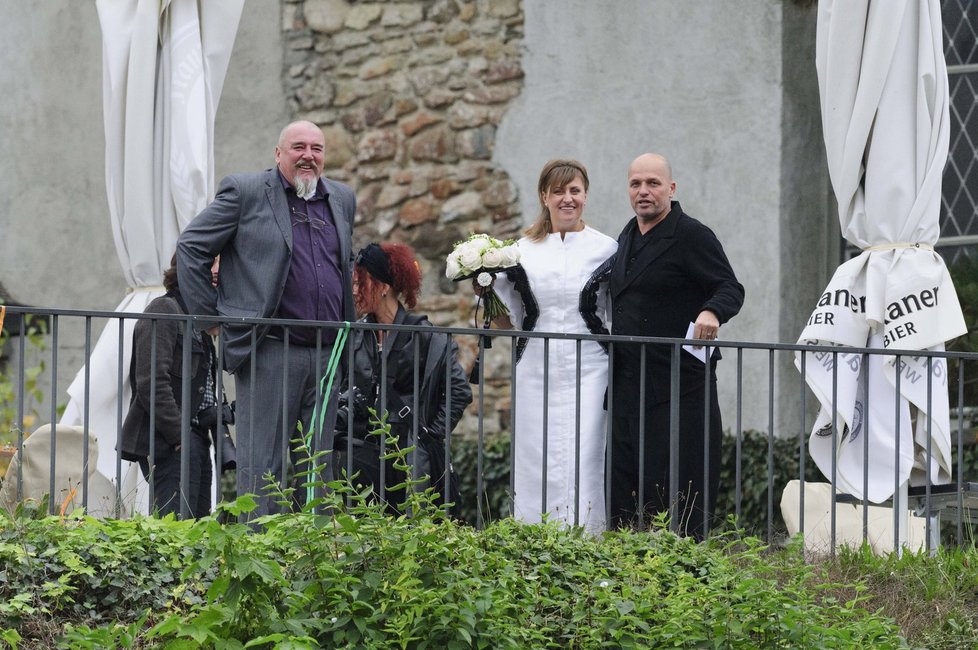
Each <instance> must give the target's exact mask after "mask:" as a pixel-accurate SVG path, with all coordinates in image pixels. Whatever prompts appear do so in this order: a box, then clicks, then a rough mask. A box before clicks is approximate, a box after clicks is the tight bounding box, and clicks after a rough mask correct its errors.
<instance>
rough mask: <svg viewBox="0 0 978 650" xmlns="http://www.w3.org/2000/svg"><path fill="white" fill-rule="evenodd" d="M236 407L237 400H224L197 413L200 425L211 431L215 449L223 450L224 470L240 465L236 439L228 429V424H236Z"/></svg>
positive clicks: (222, 463)
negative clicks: (235, 444) (235, 443)
mask: <svg viewBox="0 0 978 650" xmlns="http://www.w3.org/2000/svg"><path fill="white" fill-rule="evenodd" d="M234 408H235V402H231V403H230V404H228V403H227V402H224V403H223V404H215V405H213V406H209V407H207V408H205V409H203V410H201V411H199V412H198V413H197V424H198V426H199V427H200V428H201V429H203V430H204V431H210V433H211V436H212V438H213V439H214V447H215V449H218V448H219V449H220V450H221V471H222V472H225V471H227V470H229V469H234V468H236V467H237V466H238V463H237V458H238V457H237V450H236V449H235V446H234V439H233V438H231V432H230V431H229V430H228V425H229V424H234ZM218 409H220V411H218ZM218 414H220V431H218ZM218 446H220V447H218Z"/></svg>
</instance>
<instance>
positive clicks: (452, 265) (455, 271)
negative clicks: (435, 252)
mask: <svg viewBox="0 0 978 650" xmlns="http://www.w3.org/2000/svg"><path fill="white" fill-rule="evenodd" d="M460 275H462V267H461V266H459V264H458V260H457V259H455V253H452V254H451V255H449V256H448V259H447V260H445V276H446V277H448V279H449V280H454V279H455V278H457V277H459V276H460Z"/></svg>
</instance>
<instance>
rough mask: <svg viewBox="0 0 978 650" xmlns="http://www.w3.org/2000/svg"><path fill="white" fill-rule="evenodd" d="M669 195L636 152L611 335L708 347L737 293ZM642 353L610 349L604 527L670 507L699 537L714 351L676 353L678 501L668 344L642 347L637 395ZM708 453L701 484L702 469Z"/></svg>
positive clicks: (730, 275)
mask: <svg viewBox="0 0 978 650" xmlns="http://www.w3.org/2000/svg"><path fill="white" fill-rule="evenodd" d="M675 191H676V183H675V181H673V179H672V170H671V168H670V166H669V162H668V161H667V160H666V159H665V158H664V157H663V156H660V155H657V154H643V155H641V156H639V157H638V158H636V159H635V160H634V161H633V162H632V164H631V165H630V166H629V169H628V195H629V199H630V200H631V204H632V209H633V210H634V211H635V218H633V219H632V220H630V221H629V222H628V224H627V225H626V226H625V228H624V230H622V232H621V234H620V235H619V236H618V253H617V255H616V259H615V262H614V265H613V266H612V268H611V275H610V278H609V288H610V292H611V299H612V308H613V315H612V333H613V334H623V335H631V336H656V337H671V338H687V332H688V330H689V327H690V324H692V330H693V331H692V335H691V337H692V338H696V339H702V340H705V341H709V340H713V339H715V338H716V336H717V332H718V331H719V329H720V325H721V324H722V323H725V322H727V321H728V320H729V319H730V318H731V317H733V316H734V315H736V314H737V312H738V311H740V307H741V305H743V302H744V287H743V286H742V285H741V284H740V283H739V282H738V281H737V278H736V276H735V275H734V272H733V269H732V268H731V267H730V262H729V261H728V260H727V256H726V255H725V254H724V252H723V247H722V246H721V245H720V242H719V240H718V239H717V238H716V235H714V234H713V231H711V230H710V229H709V228H708V227H706V226H705V225H703V224H702V223H700V222H699V221H697V220H695V219H693V218H692V217H690V216H689V215H687V214H686V213H684V212H683V210H682V207H680V205H679V203H678V202H677V201H672V196H673V194H674V193H675ZM641 349H642V348H641V344H637V343H636V344H631V343H629V344H621V343H618V344H615V346H614V373H613V376H612V381H611V382H610V389H609V394H610V400H609V402H610V406H611V409H612V411H611V418H612V431H611V440H610V442H609V453H610V454H611V481H610V485H611V493H610V505H611V509H610V511H609V515H610V517H611V522H612V524H613V525H614V526H617V527H621V526H625V525H629V524H633V523H637V522H638V521H639V517H638V515H639V513H641V514H642V520H643V522H644V523H648V518H649V516H650V515H653V514H655V513H658V512H663V511H667V510H668V509H669V506H670V505H671V504H673V503H675V505H676V506H677V508H676V515H675V516H678V517H680V522H679V523H680V524H681V526H680V528H681V530H683V531H684V532H686V533H688V534H693V535H695V536H697V537H702V536H703V535H704V534H705V533H706V528H704V519H706V520H709V519H711V518H712V516H713V512H714V509H715V506H716V494H717V489H718V484H719V476H720V442H721V440H720V438H721V422H720V409H719V407H718V404H717V386H716V376H715V374H714V371H715V369H716V361H717V359H719V358H720V354H719V350H714V351H713V354H712V355H711V358H710V361H709V368H707V365H706V363H704V362H703V361H701V360H700V359H698V358H696V357H695V356H694V355H692V354H690V353H689V352H687V351H685V350H681V351H680V353H679V368H678V371H679V382H678V383H679V392H678V394H679V409H678V411H679V427H678V428H679V454H678V458H677V459H675V465H676V466H677V467H678V479H679V481H678V484H679V494H678V495H672V494H670V489H669V473H670V453H669V451H670V445H669V440H670V390H671V381H672V358H673V346H671V345H668V344H652V343H647V344H645V346H644V350H645V354H644V358H645V369H644V373H645V376H644V380H645V391H644V393H643V392H641V391H640V385H641V380H642V357H643V355H642V352H641ZM707 370H708V371H709V375H708V376H707ZM643 411H644V421H643V418H642V417H641V415H642V414H643ZM707 411H708V412H709V423H708V426H707V423H706V421H705V417H706V416H705V413H706V412H707ZM707 430H708V436H707V435H705V433H704V432H706V431H707ZM707 437H708V439H709V445H708V448H707V444H706V442H705V438H707ZM707 454H708V464H709V471H708V474H709V476H708V477H707V476H706V475H705V474H706V472H705V471H704V457H705V456H707ZM643 460H644V465H643V464H642V461H643ZM704 496H705V497H706V501H705V503H706V506H705V511H704Z"/></svg>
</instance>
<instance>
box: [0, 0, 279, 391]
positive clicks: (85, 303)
mask: <svg viewBox="0 0 978 650" xmlns="http://www.w3.org/2000/svg"><path fill="white" fill-rule="evenodd" d="M101 48H102V45H101V31H100V29H99V23H98V15H97V12H96V9H95V3H94V2H91V1H89V2H82V1H80V0H45V1H43V2H24V1H23V0H0V61H2V62H3V64H2V65H0V105H2V107H3V110H2V111H0V142H2V143H3V144H2V147H3V149H2V155H0V283H3V285H5V287H6V288H7V290H8V291H9V292H10V294H11V295H12V296H13V297H14V298H15V299H16V300H18V301H20V302H24V303H27V304H32V305H37V306H43V307H56V308H61V309H85V310H112V309H113V308H114V307H115V306H116V305H117V304H118V303H119V301H120V300H121V299H122V298H123V296H124V292H125V290H126V283H125V281H124V280H123V277H122V272H121V270H120V265H119V260H118V257H117V256H116V252H115V246H114V245H113V242H112V233H111V230H110V227H109V216H108V208H107V201H106V194H105V172H104V166H105V162H104V160H105V158H104V146H105V140H104V130H103V126H102V49H101ZM281 75H282V42H281V10H280V8H279V3H278V2H269V1H267V0H246V2H245V8H244V13H243V15H242V18H241V23H240V26H239V29H238V35H237V38H236V40H235V46H234V50H233V53H232V56H231V63H230V66H229V69H228V74H227V78H226V81H225V86H224V93H223V96H222V98H221V103H220V106H219V110H218V114H217V124H216V133H217V142H216V145H215V158H216V168H217V175H218V178H220V177H221V176H223V175H224V174H227V173H229V172H231V171H241V170H246V169H259V168H264V167H269V166H271V165H272V164H273V162H274V146H275V142H276V140H277V138H278V132H279V130H280V129H281V127H282V125H284V124H285V122H286V121H287V120H288V113H287V110H286V104H285V99H284V95H283V90H282V81H281ZM59 327H60V332H59V346H58V347H59V359H58V370H57V373H58V374H57V378H56V381H57V384H58V387H59V397H58V400H59V401H60V402H63V401H64V400H65V397H64V393H63V390H64V388H66V387H67V384H68V383H69V382H70V381H71V379H72V378H73V377H74V374H75V372H76V371H77V370H78V369H79V368H80V367H81V365H82V363H83V361H84V347H83V346H84V332H83V323H82V321H80V320H78V319H69V318H64V319H62V320H61V322H60V323H59ZM100 327H101V323H95V329H94V332H93V338H94V337H97V336H98V333H99V331H100ZM48 367H49V368H50V361H48ZM45 392H49V390H48V389H45Z"/></svg>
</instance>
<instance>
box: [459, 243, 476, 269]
mask: <svg viewBox="0 0 978 650" xmlns="http://www.w3.org/2000/svg"><path fill="white" fill-rule="evenodd" d="M455 258H456V259H457V260H458V264H459V266H461V267H462V271H464V272H465V273H471V272H472V271H476V270H478V269H479V268H481V267H482V250H481V249H480V248H479V247H478V246H477V245H474V244H473V242H471V241H467V242H464V243H462V244H459V246H458V248H456V249H455Z"/></svg>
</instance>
